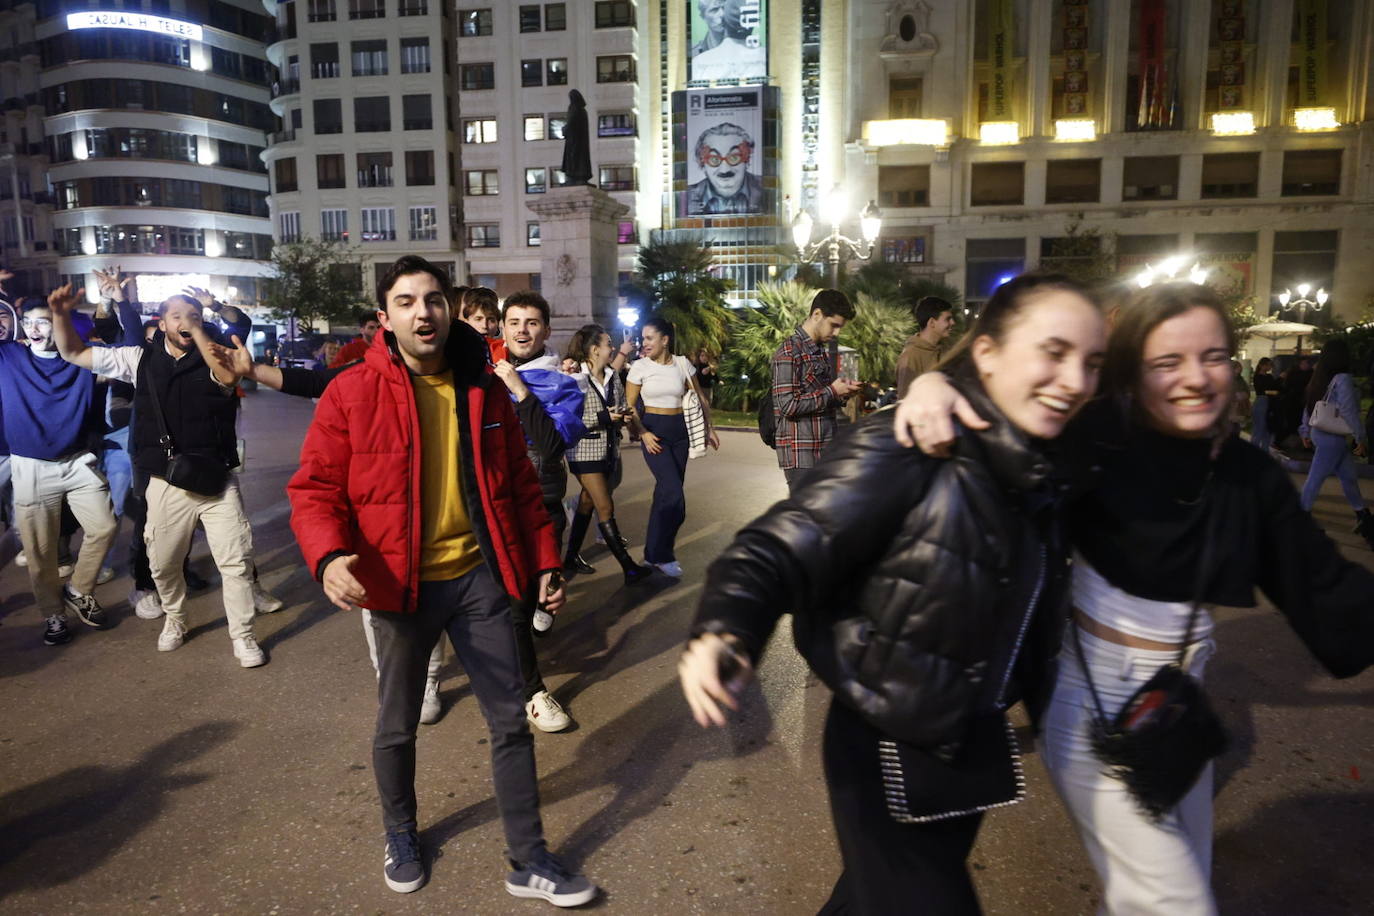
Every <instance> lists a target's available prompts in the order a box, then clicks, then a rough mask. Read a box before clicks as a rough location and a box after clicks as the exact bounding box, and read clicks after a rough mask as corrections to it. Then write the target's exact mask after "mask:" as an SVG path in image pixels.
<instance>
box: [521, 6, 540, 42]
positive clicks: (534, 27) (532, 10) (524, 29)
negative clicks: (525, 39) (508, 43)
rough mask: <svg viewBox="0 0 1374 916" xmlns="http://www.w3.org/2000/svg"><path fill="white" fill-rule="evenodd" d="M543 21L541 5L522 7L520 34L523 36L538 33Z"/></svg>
mask: <svg viewBox="0 0 1374 916" xmlns="http://www.w3.org/2000/svg"><path fill="white" fill-rule="evenodd" d="M541 21H542V19H541V17H540V15H539V4H537V3H536V4H533V5H530V6H521V7H520V33H521V34H522V35H523V34H525V33H528V32H538V31H539V24H540V22H541Z"/></svg>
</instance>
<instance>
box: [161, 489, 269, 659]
mask: <svg viewBox="0 0 1374 916" xmlns="http://www.w3.org/2000/svg"><path fill="white" fill-rule="evenodd" d="M146 500H147V505H148V521H147V523H146V524H145V525H144V526H143V539H144V541H145V542H146V543H147V545H148V565H149V566H150V567H152V572H153V581H154V582H155V583H157V595H158V597H159V598H161V599H162V610H163V611H164V612H165V613H166V614H167V617H168V618H169V619H171V620H175V621H176V622H178V623H180V624H181V625H182V626H183V627H185V626H186V614H185V612H184V611H183V609H182V606H183V605H184V604H185V603H186V576H185V575H184V574H183V573H182V569H181V561H182V560H184V559H185V558H186V551H187V549H188V548H189V547H190V546H191V537H192V536H193V535H194V534H195V532H196V525H197V523H199V524H200V525H202V526H203V527H204V528H205V540H206V543H208V544H209V545H210V555H211V556H213V557H214V558H215V566H217V567H218V568H219V575H220V591H221V593H222V595H223V598H224V616H225V617H226V618H227V619H228V621H229V638H230V639H243V638H244V637H247V636H252V635H253V613H254V610H253V562H252V557H253V531H252V529H251V528H249V526H248V516H247V514H246V513H245V512H244V511H243V500H242V499H241V498H240V497H239V483H238V477H236V476H235V477H230V478H229V486H228V487H226V488H225V490H224V492H223V493H221V494H220V495H218V496H201V495H200V494H198V493H192V492H191V491H190V490H183V489H181V488H180V487H174V486H172V485H171V484H169V483H168V482H167V481H165V480H163V479H162V478H161V477H150V478H149V479H148V492H147V496H146Z"/></svg>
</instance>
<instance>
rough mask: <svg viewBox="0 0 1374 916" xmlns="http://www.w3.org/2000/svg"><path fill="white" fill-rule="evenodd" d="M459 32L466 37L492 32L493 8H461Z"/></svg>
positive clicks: (475, 36)
mask: <svg viewBox="0 0 1374 916" xmlns="http://www.w3.org/2000/svg"><path fill="white" fill-rule="evenodd" d="M458 34H459V35H461V36H463V37H464V38H479V37H481V36H483V35H490V34H491V10H489V9H486V10H459V11H458Z"/></svg>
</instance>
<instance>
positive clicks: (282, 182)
mask: <svg viewBox="0 0 1374 916" xmlns="http://www.w3.org/2000/svg"><path fill="white" fill-rule="evenodd" d="M272 166H273V168H272V170H273V172H274V173H275V176H274V177H275V178H276V185H277V193H278V194H283V193H285V192H287V191H296V190H299V189H300V185H299V183H298V182H297V180H296V159H295V157H290V158H287V159H278V160H277V161H276V162H274V163H273V164H272Z"/></svg>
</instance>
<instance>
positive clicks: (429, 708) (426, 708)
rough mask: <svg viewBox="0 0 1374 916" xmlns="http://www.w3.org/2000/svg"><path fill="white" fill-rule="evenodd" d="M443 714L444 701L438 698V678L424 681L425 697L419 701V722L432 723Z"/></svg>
mask: <svg viewBox="0 0 1374 916" xmlns="http://www.w3.org/2000/svg"><path fill="white" fill-rule="evenodd" d="M443 714H444V703H443V701H442V700H440V699H439V679H438V678H435V679H434V680H432V681H425V698H424V699H423V700H421V701H420V724H421V725H433V724H434V723H435V722H438V721H439V717H440V716H442V715H443Z"/></svg>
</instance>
